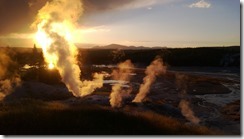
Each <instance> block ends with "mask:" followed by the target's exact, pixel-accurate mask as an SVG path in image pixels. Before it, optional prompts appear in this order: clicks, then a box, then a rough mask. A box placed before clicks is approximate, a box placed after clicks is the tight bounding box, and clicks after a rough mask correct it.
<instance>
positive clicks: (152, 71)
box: [133, 58, 166, 102]
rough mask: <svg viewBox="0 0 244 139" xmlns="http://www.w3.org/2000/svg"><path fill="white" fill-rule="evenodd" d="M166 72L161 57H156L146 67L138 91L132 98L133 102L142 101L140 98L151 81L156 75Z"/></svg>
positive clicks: (146, 92)
mask: <svg viewBox="0 0 244 139" xmlns="http://www.w3.org/2000/svg"><path fill="white" fill-rule="evenodd" d="M165 72H166V67H165V66H164V65H163V61H162V59H161V58H156V59H155V60H154V61H153V62H152V63H151V64H150V65H149V66H148V67H147V68H146V71H145V73H146V76H145V77H144V78H143V84H141V85H140V89H139V93H138V94H137V95H136V97H135V98H134V100H133V102H142V100H143V99H144V98H145V97H146V95H147V94H148V93H149V90H150V87H151V85H152V83H153V82H154V81H155V79H156V76H158V75H160V74H163V73H165Z"/></svg>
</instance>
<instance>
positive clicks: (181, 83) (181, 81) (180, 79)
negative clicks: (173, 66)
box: [176, 74, 200, 124]
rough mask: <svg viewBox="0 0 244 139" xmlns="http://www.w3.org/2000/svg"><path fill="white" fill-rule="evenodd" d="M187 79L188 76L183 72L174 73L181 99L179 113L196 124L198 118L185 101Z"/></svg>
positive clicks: (198, 120)
mask: <svg viewBox="0 0 244 139" xmlns="http://www.w3.org/2000/svg"><path fill="white" fill-rule="evenodd" d="M187 81H188V77H187V76H186V75H183V74H176V85H177V87H178V89H179V91H180V93H179V97H180V98H181V101H180V103H179V108H180V109H181V113H182V115H183V116H185V118H186V119H187V120H189V121H190V122H192V123H194V124H198V123H199V122H200V119H199V118H198V117H196V116H195V113H194V112H193V111H192V109H191V107H190V102H189V101H187V99H186V97H187Z"/></svg>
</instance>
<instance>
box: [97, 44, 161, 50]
mask: <svg viewBox="0 0 244 139" xmlns="http://www.w3.org/2000/svg"><path fill="white" fill-rule="evenodd" d="M162 48H163V47H158V46H157V47H144V46H125V45H120V44H110V45H106V46H94V47H92V49H123V50H126V49H127V50H133V49H162Z"/></svg>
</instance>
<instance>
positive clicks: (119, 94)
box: [110, 60, 134, 108]
mask: <svg viewBox="0 0 244 139" xmlns="http://www.w3.org/2000/svg"><path fill="white" fill-rule="evenodd" d="M133 68H134V65H133V64H132V63H131V61H130V60H126V61H125V62H123V63H119V64H118V69H116V70H113V72H112V77H113V79H114V80H118V81H126V82H129V81H130V79H131V76H130V74H131V73H132V72H133ZM122 85H123V84H122V82H118V83H116V84H115V85H114V86H112V92H111V94H110V105H111V106H112V107H116V108H119V107H121V106H122V101H123V98H125V97H127V96H129V94H130V93H131V91H132V88H128V89H125V88H123V87H122Z"/></svg>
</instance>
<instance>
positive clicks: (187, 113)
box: [179, 99, 200, 124]
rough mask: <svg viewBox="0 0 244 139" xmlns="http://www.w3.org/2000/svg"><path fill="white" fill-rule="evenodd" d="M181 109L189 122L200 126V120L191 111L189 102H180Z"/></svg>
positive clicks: (183, 100)
mask: <svg viewBox="0 0 244 139" xmlns="http://www.w3.org/2000/svg"><path fill="white" fill-rule="evenodd" d="M179 107H180V109H181V113H182V115H184V116H185V117H186V119H187V120H189V121H191V122H192V123H194V124H198V123H199V122H200V119H199V118H198V117H196V116H195V114H194V112H193V111H192V110H191V108H190V103H189V101H187V100H185V99H182V100H181V101H180V104H179Z"/></svg>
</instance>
